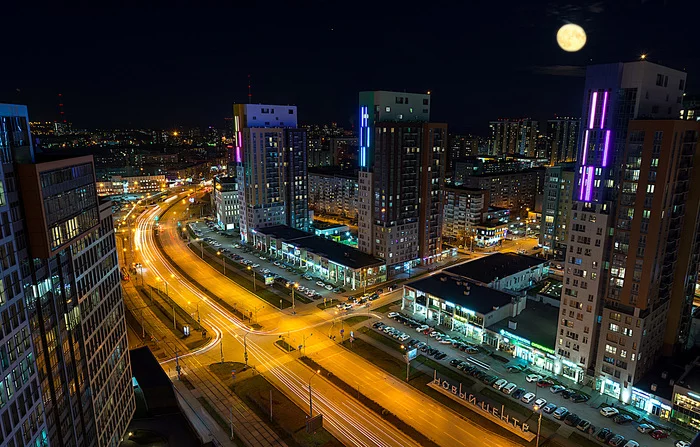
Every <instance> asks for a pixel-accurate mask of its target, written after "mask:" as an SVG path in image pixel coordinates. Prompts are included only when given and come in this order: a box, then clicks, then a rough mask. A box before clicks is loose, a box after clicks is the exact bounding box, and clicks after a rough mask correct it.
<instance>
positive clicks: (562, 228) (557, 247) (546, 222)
mask: <svg viewBox="0 0 700 447" xmlns="http://www.w3.org/2000/svg"><path fill="white" fill-rule="evenodd" d="M575 172H576V171H575V166H574V165H573V164H563V165H558V166H552V167H548V168H547V170H546V171H545V175H544V194H543V198H542V220H541V221H540V245H542V250H544V253H545V255H547V256H548V257H552V258H554V259H556V260H563V259H564V256H565V255H566V244H567V241H568V240H569V219H570V217H571V203H572V201H573V194H574V181H575Z"/></svg>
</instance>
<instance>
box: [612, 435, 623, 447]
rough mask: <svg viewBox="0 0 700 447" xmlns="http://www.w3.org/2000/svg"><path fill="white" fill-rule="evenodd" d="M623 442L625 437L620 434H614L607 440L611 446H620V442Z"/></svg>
mask: <svg viewBox="0 0 700 447" xmlns="http://www.w3.org/2000/svg"><path fill="white" fill-rule="evenodd" d="M623 442H625V437H624V436H622V435H615V436H613V437H612V438H610V440H609V441H608V445H611V446H612V447H620V446H621V445H622V443H623Z"/></svg>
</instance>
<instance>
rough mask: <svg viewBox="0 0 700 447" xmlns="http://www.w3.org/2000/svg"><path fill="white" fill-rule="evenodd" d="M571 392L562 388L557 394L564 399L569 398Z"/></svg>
mask: <svg viewBox="0 0 700 447" xmlns="http://www.w3.org/2000/svg"><path fill="white" fill-rule="evenodd" d="M571 394H572V393H571V390H562V391H561V393H559V395H560V396H561V397H563V398H564V399H568V398H570V397H571Z"/></svg>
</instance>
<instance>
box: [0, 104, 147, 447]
mask: <svg viewBox="0 0 700 447" xmlns="http://www.w3.org/2000/svg"><path fill="white" fill-rule="evenodd" d="M0 117H1V118H0V130H1V131H0V149H1V151H0V152H1V155H2V158H3V175H4V185H5V187H6V190H4V191H2V202H3V203H4V205H6V206H8V212H3V211H2V208H0V212H2V213H3V222H4V224H3V228H5V230H4V231H3V234H4V238H5V239H6V241H5V243H4V245H3V251H4V253H5V254H4V255H3V256H4V258H3V274H4V275H5V281H4V283H5V287H4V290H5V292H6V293H5V292H3V294H2V295H3V298H2V299H3V300H4V301H6V302H5V303H3V306H2V308H4V309H5V310H4V311H2V313H3V318H2V320H3V322H4V323H3V326H4V327H3V332H4V335H6V336H8V337H9V336H11V337H12V340H8V341H7V344H6V345H3V346H7V347H8V351H5V348H4V347H3V350H2V352H3V353H4V354H5V355H4V356H3V361H2V368H3V374H4V373H5V372H7V373H8V375H7V377H12V379H11V380H6V381H4V383H3V385H0V388H2V390H1V391H2V392H0V396H2V397H0V399H7V398H10V397H12V396H14V397H15V398H14V400H11V401H10V402H5V403H9V404H10V406H9V407H6V408H7V409H8V410H6V411H7V412H6V413H4V414H5V415H6V416H3V425H4V426H5V431H4V432H3V434H4V435H8V436H13V431H14V437H13V438H10V437H8V438H6V439H5V440H4V441H3V445H8V446H9V445H12V446H18V445H46V444H47V441H48V443H49V444H50V445H81V446H82V445H84V446H116V445H118V444H119V443H120V440H121V438H122V437H123V435H124V433H125V432H126V429H127V426H128V424H129V422H130V420H131V417H132V415H133V413H134V411H135V400H134V393H133V387H132V385H131V367H130V364H129V357H128V346H127V341H126V321H125V316H124V306H123V301H122V295H121V279H120V274H119V264H118V260H117V252H116V246H115V236H114V225H113V221H112V214H111V202H109V201H100V200H99V199H98V196H97V186H96V182H95V169H94V163H93V159H92V156H87V157H78V158H72V159H65V160H37V159H36V158H35V155H34V152H33V148H32V146H31V143H30V142H29V141H30V139H29V132H28V128H27V127H26V123H27V112H26V108H24V107H21V106H7V105H0ZM23 215H24V221H23V218H22V216H23ZM25 238H26V239H25ZM13 246H14V247H16V251H14V250H12V247H13ZM22 285H23V287H22ZM18 297H21V299H20V301H23V302H24V303H25V304H24V305H21V304H18V303H15V304H14V305H12V306H8V305H7V304H11V303H13V302H15V301H16V299H17V298H18ZM27 322H28V324H29V328H30V329H31V334H30V332H29V331H26V330H25V328H26V326H25V327H22V324H24V325H26V324H27ZM15 363H16V364H17V365H18V366H19V367H18V368H17V369H13V370H10V369H9V368H10V367H11V366H12V365H13V364H15ZM35 372H36V374H35ZM10 374H11V376H10ZM37 379H38V386H37ZM39 399H42V401H43V402H42V401H40V400H39ZM42 403H43V408H42ZM0 436H2V435H0Z"/></svg>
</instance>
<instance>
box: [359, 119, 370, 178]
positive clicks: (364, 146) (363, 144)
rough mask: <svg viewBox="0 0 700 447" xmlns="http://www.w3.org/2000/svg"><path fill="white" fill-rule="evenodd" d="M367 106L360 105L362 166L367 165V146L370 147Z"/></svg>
mask: <svg viewBox="0 0 700 447" xmlns="http://www.w3.org/2000/svg"><path fill="white" fill-rule="evenodd" d="M367 120H368V115H367V107H366V106H361V107H360V135H359V136H360V167H361V168H364V167H367V148H368V147H369V129H368V128H367ZM363 136H365V138H363Z"/></svg>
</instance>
